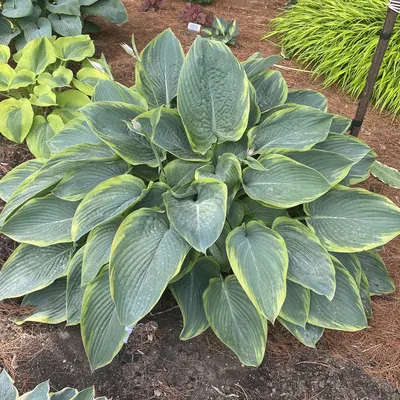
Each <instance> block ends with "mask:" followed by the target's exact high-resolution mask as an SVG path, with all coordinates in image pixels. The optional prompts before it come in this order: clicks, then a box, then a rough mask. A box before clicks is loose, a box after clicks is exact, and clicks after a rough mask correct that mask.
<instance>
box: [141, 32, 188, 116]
mask: <svg viewBox="0 0 400 400" xmlns="http://www.w3.org/2000/svg"><path fill="white" fill-rule="evenodd" d="M184 59H185V55H184V53H183V50H182V46H181V44H180V43H179V41H178V39H177V38H176V36H175V35H174V33H173V32H172V31H171V30H170V29H167V30H165V31H164V32H162V33H161V34H160V35H158V36H157V37H156V38H155V39H153V40H152V41H151V42H150V43H149V44H148V45H147V46H146V47H145V48H144V50H143V51H142V53H141V54H140V60H138V61H137V63H136V87H137V90H138V92H139V93H140V94H141V95H142V96H143V97H144V98H145V99H146V101H147V103H148V104H149V106H150V107H152V108H155V107H159V106H162V105H165V106H167V107H169V106H170V104H171V101H172V99H173V98H175V97H176V94H177V92H178V79H179V75H180V72H181V68H182V65H183V62H184Z"/></svg>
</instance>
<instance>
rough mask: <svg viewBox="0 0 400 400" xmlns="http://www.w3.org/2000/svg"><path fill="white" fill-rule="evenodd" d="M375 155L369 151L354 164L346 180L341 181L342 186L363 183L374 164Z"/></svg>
mask: <svg viewBox="0 0 400 400" xmlns="http://www.w3.org/2000/svg"><path fill="white" fill-rule="evenodd" d="M375 160H376V153H375V152H374V151H373V150H371V151H370V152H369V153H367V155H365V156H364V157H363V158H362V159H361V160H360V161H358V162H357V163H355V164H354V165H353V166H352V167H351V169H350V171H349V173H348V174H347V176H346V178H345V179H344V180H343V184H344V185H346V186H348V185H356V184H357V183H360V182H363V181H365V180H366V179H368V178H369V175H370V171H371V168H372V167H373V165H374V164H375Z"/></svg>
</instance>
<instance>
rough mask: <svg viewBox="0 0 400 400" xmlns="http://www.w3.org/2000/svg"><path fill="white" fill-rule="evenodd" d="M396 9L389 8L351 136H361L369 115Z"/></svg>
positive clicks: (394, 20)
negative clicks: (369, 107) (368, 111)
mask: <svg viewBox="0 0 400 400" xmlns="http://www.w3.org/2000/svg"><path fill="white" fill-rule="evenodd" d="M393 8H394V7H391V6H389V7H388V11H387V15H386V20H385V25H384V26H383V30H382V33H381V37H380V39H379V42H378V45H377V47H376V52H375V56H374V59H373V61H372V64H371V68H370V70H369V72H368V77H367V82H366V84H365V87H364V90H363V92H362V93H361V96H360V102H359V104H358V108H357V113H356V117H355V119H354V120H353V122H352V124H351V132H350V133H351V135H352V136H356V137H357V136H358V135H359V134H360V130H361V126H362V124H363V122H364V117H365V114H366V113H367V109H368V104H369V102H370V100H371V97H372V94H373V91H374V86H375V82H376V79H377V77H378V74H379V70H380V69H381V65H382V61H383V57H384V56H385V52H386V49H387V47H388V44H389V40H390V36H391V35H392V32H393V27H394V24H395V22H396V19H397V14H398V11H396V10H394V9H393Z"/></svg>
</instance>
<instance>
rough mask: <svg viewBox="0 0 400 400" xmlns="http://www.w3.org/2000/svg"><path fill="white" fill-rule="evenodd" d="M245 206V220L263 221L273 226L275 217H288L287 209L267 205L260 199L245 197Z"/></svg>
mask: <svg viewBox="0 0 400 400" xmlns="http://www.w3.org/2000/svg"><path fill="white" fill-rule="evenodd" d="M242 202H243V204H244V206H245V213H246V214H245V221H246V222H247V221H252V220H255V221H262V222H264V224H265V225H267V226H268V227H271V226H272V224H273V223H274V221H275V219H276V218H278V217H286V216H287V215H288V214H287V211H286V210H284V209H281V208H272V207H267V206H266V205H264V204H262V203H260V202H259V201H256V200H253V199H251V198H250V197H245V198H244V199H243V200H242Z"/></svg>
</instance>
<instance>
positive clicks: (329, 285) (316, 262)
mask: <svg viewBox="0 0 400 400" xmlns="http://www.w3.org/2000/svg"><path fill="white" fill-rule="evenodd" d="M272 229H274V230H275V231H277V232H278V233H279V234H280V235H281V236H282V237H283V240H284V241H285V243H286V248H287V252H288V254H289V268H288V274H287V277H288V279H290V280H291V281H293V282H296V283H298V284H300V285H302V286H304V287H306V288H308V289H311V290H313V291H314V292H315V293H318V294H320V295H324V296H326V297H327V298H328V299H332V297H333V296H334V294H335V288H336V284H335V268H334V266H333V263H332V259H331V257H330V255H329V253H328V252H327V251H326V250H325V248H324V247H323V246H322V244H321V242H320V241H319V240H318V238H317V236H315V235H314V234H313V233H312V232H311V231H310V230H309V229H308V228H307V227H306V226H305V225H303V224H302V223H301V222H300V221H296V220H295V219H293V218H288V217H279V218H277V219H276V220H275V221H274V224H273V226H272ZM286 319H287V318H286Z"/></svg>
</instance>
